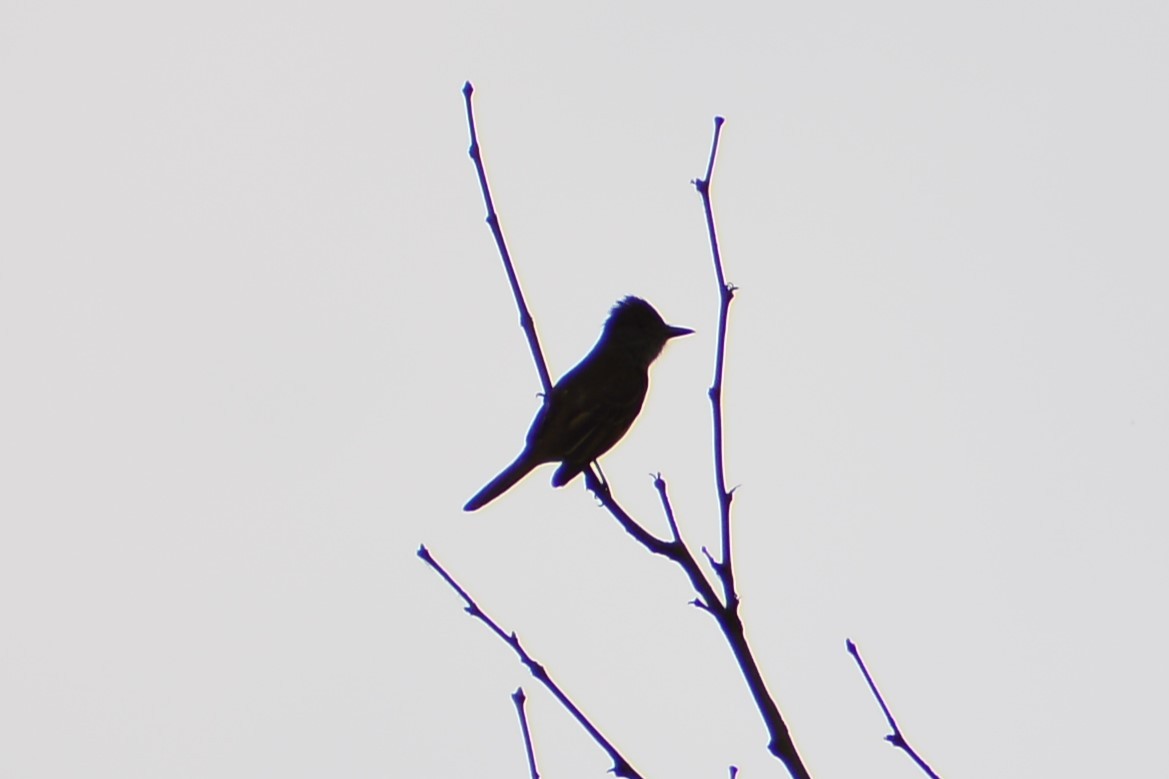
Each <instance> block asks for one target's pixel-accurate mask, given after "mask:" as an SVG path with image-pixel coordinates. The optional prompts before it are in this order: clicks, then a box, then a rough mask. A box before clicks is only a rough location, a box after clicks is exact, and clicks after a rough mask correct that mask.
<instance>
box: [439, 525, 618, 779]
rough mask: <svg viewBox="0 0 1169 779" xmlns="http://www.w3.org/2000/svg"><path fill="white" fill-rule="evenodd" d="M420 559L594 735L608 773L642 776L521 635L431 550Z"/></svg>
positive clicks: (469, 612)
mask: <svg viewBox="0 0 1169 779" xmlns="http://www.w3.org/2000/svg"><path fill="white" fill-rule="evenodd" d="M418 556H419V557H421V558H422V560H423V562H425V563H426V564H427V565H429V566H430V567H431V568H433V569H434V570H435V571H436V572H437V573H438V575H439V576H441V577H442V578H443V581H445V582H446V583H447V584H448V585H449V586H450V588H451V589H453V590H454V591H455V592H457V593H458V594H459V597H460V598H462V599H463V602H464V603H466V604H467V606H466V611H467V613H468V614H470V615H471V616H472V617H474V618H475V619H477V620H479V621H480V622H482V623H483V624H484V625H486V626H487V627H488V628H490V629H491V632H492V633H494V634H495V635H497V636H498V637H499V638H500V639H501V640H502V641H503V642H504V643H505V644H507V645H508V646H509V647H511V649H512V651H513V652H515V653H516V656H518V657H519V659H520V662H522V663H523V664H524V665H525V666H527V668H528V671H529V672H530V673H531V674H532V676H533V677H535V679H536V680H537V681H539V682H540V683H541V684H542V685H544V686H545V687H547V688H548V691H549V692H551V693H552V695H553V696H554V697H555V698H556V700H558V701H559V702H560V705H561V706H563V707H564V708H565V709H567V710H568V713H569V714H571V715H572V716H573V718H575V719H576V721H577V723H579V724H580V726H581V727H582V728H584V729H585V731H586V732H587V733H588V734H589V735H590V736H592V738H593V741H595V742H597V744H598V745H599V746H600V747H601V749H603V750H605V752H606V753H607V754H608V755H609V759H610V760H612V761H613V767H612V768H611V769H609V770H610V771H612V772H613V774H614V775H615V776H621V777H626V779H640V777H641V774H639V773H638V772H637V771H636V770H635V769H634V768H633V766H631V765H630V764H629V761H628V760H626V759H625V757H624V756H622V755H621V753H620V752H618V751H617V748H616V747H615V746H613V745H612V744H611V743H609V740H608V739H606V738H605V737H604V736H603V735H601V732H600V731H599V730H597V728H596V727H595V726H594V725H593V723H591V722H589V719H588V717H586V716H585V715H584V712H582V711H581V710H580V709H579V708H577V706H576V704H575V703H573V702H572V701H571V700H570V699H569V697H568V696H567V695H566V694H565V693H564V691H563V690H561V689H560V686H559V685H557V684H556V682H554V681H552V678H551V677H550V676H548V672H547V671H546V670H544V666H542V665H540V664H539V663H538V662H536V661H535V660H534V659H533V658H532V656H531V655H529V654H528V653H527V650H525V649H524V647H523V646H522V645H521V644H520V639H519V637H518V636H516V634H515V632H514V631H513V632H511V633H507V632H505V631H504V630H503V628H501V627H500V626H499V625H498V624H497V623H496V622H495V620H493V619H491V617H489V616H487V615H486V614H485V613H484V612H483V610H482V609H480V608H479V604H477V603H475V601H474V600H473V599H472V598H471V596H470V595H469V594H467V591H466V590H464V589H463V588H462V587H460V586H459V583H458V582H456V581H455V580H454V579H453V578H452V577H451V575H450V574H449V573H447V572H446V569H444V568H443V567H442V566H441V565H439V564H438V561H437V560H435V559H434V558H433V557H431V556H430V551H429V550H428V549H427V548H426V547H425V546H420V547H418Z"/></svg>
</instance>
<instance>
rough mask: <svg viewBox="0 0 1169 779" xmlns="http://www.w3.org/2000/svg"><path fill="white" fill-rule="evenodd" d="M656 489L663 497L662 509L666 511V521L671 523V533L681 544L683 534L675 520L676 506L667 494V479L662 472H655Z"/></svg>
mask: <svg viewBox="0 0 1169 779" xmlns="http://www.w3.org/2000/svg"><path fill="white" fill-rule="evenodd" d="M654 489H655V490H657V491H658V495H659V496H660V497H661V499H662V510H663V511H665V512H666V521H667V522H669V523H670V534H671V535H672V536H673V537H674V540H675V541H676V542H678V543H679V544H680V543H682V534H681V533H679V532H678V523H677V522H676V521H674V507H673V506H671V505H670V496H669V495H668V494H666V480H665V479H663V478H662V475H661V474H660V473H658V474H654Z"/></svg>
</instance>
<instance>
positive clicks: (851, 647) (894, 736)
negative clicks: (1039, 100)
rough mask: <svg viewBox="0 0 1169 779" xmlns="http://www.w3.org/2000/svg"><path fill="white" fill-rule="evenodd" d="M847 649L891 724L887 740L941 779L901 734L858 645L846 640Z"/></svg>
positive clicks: (927, 772)
mask: <svg viewBox="0 0 1169 779" xmlns="http://www.w3.org/2000/svg"><path fill="white" fill-rule="evenodd" d="M845 647H846V648H847V649H848V653H849V654H850V655H852V658H853V660H855V661H856V664H857V666H858V667H859V668H860V669H861V673H862V674H864V676H865V681H866V682H868V684H869V690H871V691H872V693H873V697H874V698H876V699H877V703H878V704H879V705H880V707H881V711H883V712H884V713H885V720H886V721H887V722H888V723H889V728H890V729H891V730H892V731H893V732H892V733H890V734H889V735H888V736H885V740H886V741H888V742H889V743H890V744H892V745H893V746H895V747H897V748H898V749H902V750H904V751H905V754H907V755H909V756H910V757H911V758H912V759H913V762H915V763H917V766H918V768H920V769H921V770H922V771H924V772H925V774H926V776H929V777H931V779H939V777H938V775H937V774H936V773H934V770H933V769H932V768H930V767H929V766H928V765H927V764H926V762H925V761H924V760H922V759H921V756H920V755H918V754H917V752H916V751H915V750H914V748H913V747H912V746H910V745H909V742H908V741H906V740H905V736H903V735H902V734H901V728H899V727H897V720H895V719H893V714H892V713H891V712H890V711H889V707H888V706H886V705H885V699H884V697H882V695H881V691H880V690H878V689H877V685H876V683H875V682H874V681H873V677H872V676H871V675H870V674H869V669H868V668H867V667H865V661H864V660H862V659H861V653H860V650H858V649H857V648H856V644H854V643H853V642H852V639H845Z"/></svg>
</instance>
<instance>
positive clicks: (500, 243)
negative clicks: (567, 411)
mask: <svg viewBox="0 0 1169 779" xmlns="http://www.w3.org/2000/svg"><path fill="white" fill-rule="evenodd" d="M474 91H475V88H474V87H473V86H471V82H470V81H468V82H467V83H465V84H463V102H464V103H465V104H466V106H467V130H468V132H470V134H471V148H470V149H468V150H467V153H468V154H470V155H471V159H472V160H474V161H475V172H476V173H477V174H478V175H479V189H480V190H482V192H483V203H484V205H486V206H487V224H488V225H490V226H491V234H492V235H493V236H495V246H496V248H497V249H499V256H500V258H501V259H502V260H503V268H504V270H505V271H507V280H508V282H509V283H510V284H511V294H512V296H513V297H515V304H516V308H517V309H519V312H520V327H522V328H523V330H524V335H526V336H527V338H528V348H530V349H531V350H532V360H533V361H534V362H535V363H536V372H537V373H539V374H540V385H541V386H542V387H543V388H544V397H545V398H546V397H548V393H549V392H551V391H552V377H551V376H550V375H549V374H548V364H547V363H546V362H544V352H542V351H541V350H540V339H539V337H538V336H537V335H536V322H535V320H534V319H532V314H531V312H530V311H528V304H527V303H525V302H524V293H523V291H522V290H521V289H520V280H519V278H518V277H517V276H516V273H515V267H514V266H513V265H512V263H511V254H510V253H509V252H508V250H507V243H506V242H505V241H504V240H503V228H502V227H500V224H499V216H498V215H497V214H496V213H495V202H494V201H493V200H492V199H491V188H490V187H488V186H487V173H486V171H484V170H483V156H482V154H481V153H480V151H479V135H478V134H477V133H476V132H475V112H474V110H472V108H471V94H472V93H473V92H474Z"/></svg>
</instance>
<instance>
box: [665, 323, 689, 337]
mask: <svg viewBox="0 0 1169 779" xmlns="http://www.w3.org/2000/svg"><path fill="white" fill-rule="evenodd" d="M693 332H694V331H693V330H691V329H690V328H689V327H672V326H670V325H667V326H666V338H677V337H678V336H680V335H690V334H691V333H693Z"/></svg>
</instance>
